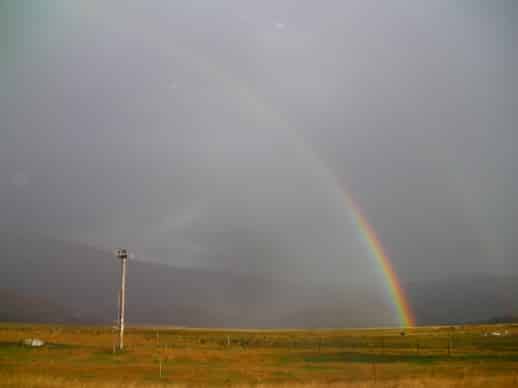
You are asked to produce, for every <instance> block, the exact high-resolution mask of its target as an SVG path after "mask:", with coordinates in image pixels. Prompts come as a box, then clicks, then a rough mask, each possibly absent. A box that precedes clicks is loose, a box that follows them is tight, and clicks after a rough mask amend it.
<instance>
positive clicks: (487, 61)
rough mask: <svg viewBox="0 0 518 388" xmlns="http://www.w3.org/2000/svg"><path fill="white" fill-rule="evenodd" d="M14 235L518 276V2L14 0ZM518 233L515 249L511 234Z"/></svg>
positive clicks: (4, 74) (188, 255)
mask: <svg viewBox="0 0 518 388" xmlns="http://www.w3.org/2000/svg"><path fill="white" fill-rule="evenodd" d="M0 4H2V5H1V7H2V8H1V12H2V14H3V15H2V22H1V24H3V26H2V30H1V31H2V32H1V34H2V35H3V37H2V40H1V41H0V44H1V45H2V51H1V53H2V58H1V59H0V61H1V62H0V66H1V67H0V85H1V86H0V117H1V119H0V136H1V137H0V185H1V189H0V214H1V215H2V216H1V218H0V228H1V229H2V233H6V232H7V231H23V233H40V234H45V235H49V236H52V237H54V238H58V239H63V240H73V241H81V242H85V243H88V244H91V245H93V246H96V247H101V248H110V249H111V248H113V247H116V246H127V247H129V248H130V249H132V250H133V251H135V252H136V253H137V255H138V257H139V258H141V259H152V260H160V261H162V262H165V263H170V264H173V265H177V266H188V267H204V268H205V267H207V268H219V269H230V270H234V271H252V272H261V273H276V274H282V276H292V277H295V278H301V279H307V280H311V281H315V282H327V283H329V284H331V283H333V284H344V285H345V284H353V283H355V282H358V283H360V282H361V283H364V284H376V283H377V281H376V276H378V274H377V273H376V271H375V268H374V264H373V261H372V260H371V259H370V258H369V257H368V254H367V252H366V251H365V249H364V247H363V246H362V244H361V242H360V241H359V239H358V232H357V231H356V230H355V227H354V226H353V224H352V223H351V219H350V212H349V211H348V209H347V203H346V200H345V193H346V192H349V193H351V195H352V196H353V198H354V199H355V201H356V202H357V203H358V204H359V206H360V207H361V208H362V209H363V211H364V213H365V215H366V216H367V218H368V220H369V222H370V223H371V224H372V226H373V228H374V229H375V230H376V231H377V233H378V235H379V238H380V240H381V241H382V243H383V245H384V246H385V248H386V251H387V253H388V254H389V256H390V257H391V258H392V260H393V262H394V265H395V267H396V269H397V272H398V273H399V274H400V276H401V277H402V278H403V279H405V281H422V280H426V279H431V278H435V277H445V276H450V275H451V274H458V273H463V272H464V273H467V274H470V273H476V272H492V273H497V274H509V273H515V274H516V273H518V265H517V264H516V263H517V259H518V257H517V252H518V242H517V241H518V240H516V236H517V234H516V231H517V230H518V172H517V171H518V152H516V150H515V148H516V146H517V145H518V126H517V124H518V75H517V71H516V69H518V50H517V47H518V31H517V27H516V20H517V19H516V17H517V16H518V12H517V11H518V10H517V5H516V3H515V2H514V1H512V0H509V1H490V2H487V1H480V2H479V1H468V0H466V1H455V2H452V1H449V0H448V1H415V0H396V1H391V2H379V1H365V0H356V1H343V0H340V1H338V0H337V1H331V0H329V1H295V0H292V1H280V0H276V1H241V0H239V1H238V0H235V1H230V0H225V1H158V0H157V1H140V2H137V1H117V2H116V1H76V2H73V1H65V0H63V1H48V2H39V1H34V2H31V1H23V2H18V1H14V0H13V1H5V0H4V1H2V2H1V3H0ZM513 240H514V241H513Z"/></svg>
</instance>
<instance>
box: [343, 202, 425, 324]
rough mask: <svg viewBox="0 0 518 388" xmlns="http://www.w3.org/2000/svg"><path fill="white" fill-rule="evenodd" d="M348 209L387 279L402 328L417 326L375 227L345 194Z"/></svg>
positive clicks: (389, 291) (391, 298)
mask: <svg viewBox="0 0 518 388" xmlns="http://www.w3.org/2000/svg"><path fill="white" fill-rule="evenodd" d="M345 198H346V202H347V207H348V208H349V210H350V211H351V216H352V219H353V222H354V224H355V225H356V228H357V230H358V231H359V233H360V236H361V239H362V241H363V243H364V244H365V246H366V249H367V250H368V252H369V255H371V256H372V258H373V259H374V260H376V262H377V264H378V267H379V268H380V269H381V272H382V274H383V277H384V279H385V286H386V288H387V291H388V293H389V294H390V300H391V301H392V303H393V305H394V308H395V310H396V311H397V315H398V318H399V322H400V324H401V326H405V327H411V326H415V317H414V314H413V312H412V309H411V307H410V303H409V302H408V298H407V296H406V294H405V291H404V290H403V287H401V283H400V281H399V279H398V276H397V274H396V271H395V270H394V267H393V265H392V262H391V261H390V258H389V257H388V255H387V254H386V253H385V251H384V249H383V246H382V245H381V241H380V240H379V238H378V236H377V235H376V232H375V231H374V229H373V227H372V226H371V225H370V224H369V222H368V221H367V218H366V217H365V216H364V215H363V212H362V211H361V209H360V207H359V206H358V205H357V204H356V203H355V202H354V200H353V199H352V197H351V195H349V194H348V193H345Z"/></svg>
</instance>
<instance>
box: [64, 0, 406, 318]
mask: <svg viewBox="0 0 518 388" xmlns="http://www.w3.org/2000/svg"><path fill="white" fill-rule="evenodd" d="M62 11H64V12H71V10H70V9H69V8H63V9H62ZM79 14H82V13H79ZM85 14H86V15H87V16H88V17H96V15H97V16H98V17H100V15H103V13H102V12H99V13H96V12H88V13H85ZM68 16H69V17H70V16H74V15H68ZM61 19H63V20H67V18H61ZM172 47H173V46H172ZM170 55H172V56H174V57H175V58H176V60H181V61H182V62H184V63H185V64H186V65H187V66H186V67H187V68H189V69H193V70H194V71H196V72H197V73H198V74H200V76H204V77H205V78H206V80H207V81H209V80H210V81H212V82H215V83H216V84H218V85H219V89H220V90H221V91H222V93H224V94H226V95H227V96H232V97H233V99H234V101H235V103H236V104H238V105H239V106H240V107H241V108H242V109H243V110H245V109H246V110H247V111H248V112H250V113H251V114H253V115H254V116H256V117H258V118H261V119H262V120H264V124H265V126H270V127H278V128H279V129H284V130H285V131H286V133H291V134H292V136H293V138H292V140H293V142H292V145H293V146H294V150H293V151H294V154H293V156H294V157H300V158H301V160H305V161H306V162H308V166H309V167H310V170H309V171H310V173H312V174H314V175H315V176H317V177H319V178H322V179H323V181H325V182H326V184H327V185H328V187H329V189H330V193H332V194H333V195H334V200H336V201H337V202H338V203H340V204H342V205H344V200H343V198H344V197H345V206H344V209H343V210H344V215H346V214H345V213H348V214H349V217H350V219H351V221H352V223H353V224H354V226H355V228H356V230H357V231H358V234H359V235H360V238H361V240H362V242H363V244H364V245H365V248H366V250H367V252H368V255H369V256H370V258H371V259H373V262H374V263H375V266H376V268H378V269H380V272H381V277H382V278H383V281H384V285H385V287H386V290H387V292H388V296H389V298H390V301H391V303H392V307H393V309H394V312H395V313H396V314H397V318H398V321H399V324H400V325H401V326H404V327H409V326H414V325H415V318H414V314H413V312H412V310H411V307H410V304H409V302H408V298H407V297H406V295H405V292H404V290H403V288H402V286H401V283H400V281H399V279H398V276H397V274H396V272H395V270H394V267H393V265H392V262H391V260H390V258H389V256H388V255H387V254H386V253H385V251H384V249H383V246H382V244H381V242H380V240H379V238H378V237H377V235H376V233H375V231H374V228H373V227H372V226H371V225H370V224H369V222H368V221H367V218H366V217H365V215H364V214H363V213H362V211H361V208H360V207H359V206H358V205H357V203H355V202H354V200H353V198H352V196H351V195H350V194H349V192H348V190H346V189H345V188H344V185H343V182H341V181H340V179H338V177H337V176H336V174H335V173H334V172H333V171H332V169H331V168H330V167H329V166H328V164H327V163H326V162H325V161H324V160H323V159H322V158H321V157H320V155H319V154H318V153H317V152H316V151H315V150H314V148H313V147H312V145H311V144H309V143H308V142H307V141H306V139H305V138H304V136H302V135H301V134H300V133H299V132H298V131H296V130H294V129H293V128H292V127H291V126H290V125H289V123H287V122H286V121H285V120H284V119H283V118H282V117H281V116H280V115H278V114H277V113H276V112H275V110H274V109H272V107H271V106H269V104H267V103H265V102H264V101H263V100H262V99H261V98H259V96H257V95H256V94H255V93H253V92H252V91H251V89H250V87H248V85H246V83H244V82H241V81H240V80H238V79H236V78H235V76H234V75H233V74H229V73H228V72H227V71H225V69H223V68H221V67H220V66H218V64H217V63H212V62H211V61H210V58H206V57H204V56H203V55H201V54H200V53H198V52H194V51H192V50H190V49H189V48H188V47H185V46H183V45H182V44H181V43H180V42H176V44H175V45H174V50H173V49H171V53H170Z"/></svg>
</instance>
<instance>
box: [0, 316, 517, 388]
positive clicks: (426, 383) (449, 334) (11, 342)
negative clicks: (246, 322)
mask: <svg viewBox="0 0 518 388" xmlns="http://www.w3.org/2000/svg"><path fill="white" fill-rule="evenodd" d="M493 332H498V333H500V334H501V335H500V336H496V335H491V333H493ZM33 337H36V338H41V339H43V340H44V341H46V342H47V345H46V346H44V347H42V348H27V347H24V346H22V345H21V344H20V342H21V340H23V339H24V338H33ZM115 341H116V336H115V335H114V333H113V331H112V329H111V328H107V327H100V326H99V327H96V326H90V327H82V326H58V325H17V324H0V386H5V387H49V388H50V387H64V386H67V387H94V386H95V387H123V386H149V387H155V386H164V385H166V386H229V385H232V386H250V385H253V386H260V387H267V386H271V385H275V386H301V387H302V386H303V387H306V386H307V387H316V386H321V385H330V386H334V387H371V386H376V387H512V386H515V387H518V326H513V325H507V326H506V325H495V326H457V327H423V328H415V329H407V330H400V329H351V330H216V329H211V330H209V329H183V328H165V327H160V328H153V327H134V328H129V329H128V330H127V331H126V349H125V351H123V352H114V351H113V350H114V344H115Z"/></svg>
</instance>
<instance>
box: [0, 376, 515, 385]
mask: <svg viewBox="0 0 518 388" xmlns="http://www.w3.org/2000/svg"><path fill="white" fill-rule="evenodd" d="M187 386H190V385H186V384H174V383H172V384H171V383H166V384H149V383H137V382H104V383H103V382H89V383H87V382H82V381H78V380H70V379H68V380H66V379H63V378H56V377H46V376H30V375H17V376H5V375H4V376H3V375H1V374H0V387H6V388H61V387H70V388H93V387H96V388H133V387H134V388H137V387H142V388H161V387H168V388H181V387H187ZM252 386H253V387H256V388H274V387H275V388H316V387H329V388H373V387H375V388H439V387H441V388H468V387H469V388H506V387H518V377H517V376H516V375H514V376H498V377H464V378H462V379H451V378H450V379H447V378H431V377H423V378H410V379H406V378H401V379H398V380H387V381H381V382H379V381H373V380H368V381H359V382H350V383H344V382H338V383H329V384H325V383H320V382H315V383H305V384H297V383H281V384H275V385H272V384H256V385H243V384H240V385H235V386H234V387H236V388H247V387H252Z"/></svg>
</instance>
